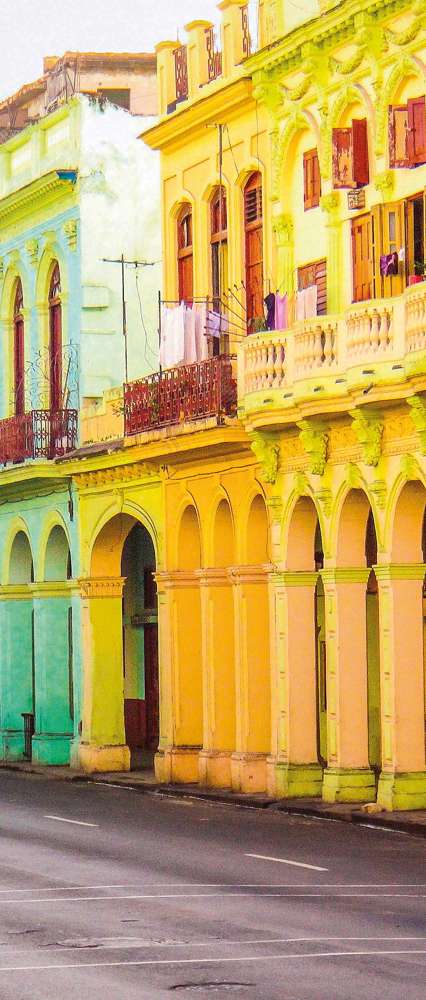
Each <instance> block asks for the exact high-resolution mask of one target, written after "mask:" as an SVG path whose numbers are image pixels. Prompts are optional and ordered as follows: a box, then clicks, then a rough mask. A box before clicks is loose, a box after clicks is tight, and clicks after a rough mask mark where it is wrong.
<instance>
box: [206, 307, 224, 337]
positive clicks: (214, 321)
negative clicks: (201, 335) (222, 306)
mask: <svg viewBox="0 0 426 1000" xmlns="http://www.w3.org/2000/svg"><path fill="white" fill-rule="evenodd" d="M206 333H207V335H208V336H210V337H220V336H221V334H223V333H228V320H227V317H226V316H224V314H223V313H219V312H215V310H213V309H210V310H209V311H208V313H207V319H206Z"/></svg>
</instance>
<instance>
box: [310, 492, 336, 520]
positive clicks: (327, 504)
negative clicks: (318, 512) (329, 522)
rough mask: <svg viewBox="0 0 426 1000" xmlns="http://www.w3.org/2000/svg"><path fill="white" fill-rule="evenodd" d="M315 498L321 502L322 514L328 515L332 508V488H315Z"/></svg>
mask: <svg viewBox="0 0 426 1000" xmlns="http://www.w3.org/2000/svg"><path fill="white" fill-rule="evenodd" d="M314 496H315V499H316V500H318V502H319V503H320V504H321V506H322V508H323V511H324V514H325V516H326V517H330V514H331V511H332V509H333V493H332V490H330V489H327V488H326V487H324V489H322V490H315V492H314Z"/></svg>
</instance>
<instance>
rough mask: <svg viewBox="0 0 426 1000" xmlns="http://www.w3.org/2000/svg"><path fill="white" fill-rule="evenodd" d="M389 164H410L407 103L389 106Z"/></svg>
mask: <svg viewBox="0 0 426 1000" xmlns="http://www.w3.org/2000/svg"><path fill="white" fill-rule="evenodd" d="M388 135H389V166H390V167H406V166H407V165H408V150H407V139H408V113H407V107H406V105H405V104H398V105H395V106H394V107H390V108H389V119H388Z"/></svg>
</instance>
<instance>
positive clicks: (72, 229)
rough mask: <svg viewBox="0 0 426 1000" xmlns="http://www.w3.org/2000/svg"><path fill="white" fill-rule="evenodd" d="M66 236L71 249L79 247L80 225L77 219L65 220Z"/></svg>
mask: <svg viewBox="0 0 426 1000" xmlns="http://www.w3.org/2000/svg"><path fill="white" fill-rule="evenodd" d="M63 229H64V236H65V239H66V241H67V243H68V246H69V248H70V250H76V249H77V238H78V227H77V220H76V219H68V220H67V222H64V226H63Z"/></svg>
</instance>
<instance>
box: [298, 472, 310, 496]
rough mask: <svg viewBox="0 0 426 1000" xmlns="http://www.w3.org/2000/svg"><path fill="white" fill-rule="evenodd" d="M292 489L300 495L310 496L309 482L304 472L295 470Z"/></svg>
mask: <svg viewBox="0 0 426 1000" xmlns="http://www.w3.org/2000/svg"><path fill="white" fill-rule="evenodd" d="M294 489H295V492H296V493H298V494H299V496H301V497H307V496H310V490H309V483H308V480H307V477H306V475H305V473H304V472H295V474H294Z"/></svg>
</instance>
